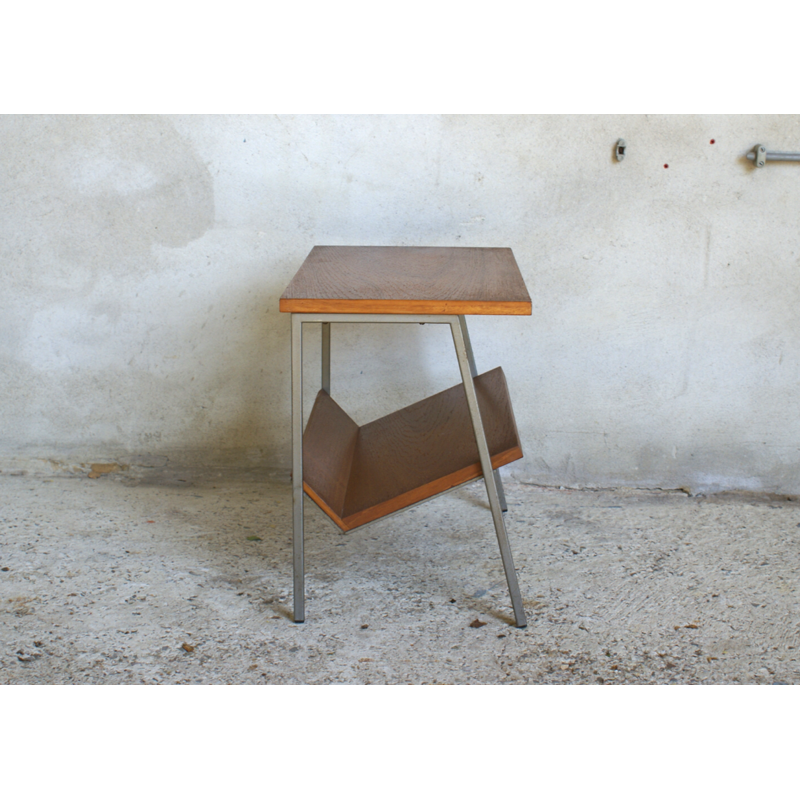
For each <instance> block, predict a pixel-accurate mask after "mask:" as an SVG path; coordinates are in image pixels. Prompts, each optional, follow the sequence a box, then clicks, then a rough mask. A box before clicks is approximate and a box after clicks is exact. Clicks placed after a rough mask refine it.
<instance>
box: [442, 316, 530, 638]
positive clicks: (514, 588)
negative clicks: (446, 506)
mask: <svg viewBox="0 0 800 800" xmlns="http://www.w3.org/2000/svg"><path fill="white" fill-rule="evenodd" d="M465 328H466V324H465V323H464V321H463V317H459V318H458V322H456V321H455V319H454V321H453V322H452V323H451V324H450V330H451V331H452V333H453V343H454V344H455V347H456V355H457V356H458V366H459V368H460V369H461V380H462V381H463V383H464V391H465V392H466V395H467V405H468V406H469V415H470V417H471V418H472V427H473V428H474V430H475V441H476V443H477V445H478V453H479V454H480V458H481V470H482V471H483V478H484V483H485V484H486V492H487V494H488V495H489V506H490V507H491V509H492V518H493V519H494V529H495V533H496V534H497V543H498V544H499V545H500V556H501V557H502V559H503V569H504V570H505V573H506V582H507V583H508V592H509V594H510V595H511V605H512V607H513V608H514V618H515V620H516V624H517V627H518V628H524V627H525V626H526V625H527V624H528V621H527V619H526V618H525V609H524V608H523V606H522V595H521V594H520V591H519V584H518V583H517V572H516V570H515V569H514V559H513V558H512V556H511V547H510V546H509V544H508V536H507V535H506V526H505V523H504V522H503V512H502V510H501V508H500V497H499V493H498V491H497V483H496V482H495V481H494V480H491V479H490V477H489V476H490V475H491V474H492V459H491V456H490V454H489V446H488V445H487V443H486V434H485V432H484V429H483V421H482V420H481V412H480V408H479V406H478V396H477V394H476V393H475V384H474V383H473V381H472V378H473V374H472V373H473V369H474V360H473V363H472V364H470V358H469V350H468V348H467V343H466V339H465V337H464V333H463V331H464V329H465Z"/></svg>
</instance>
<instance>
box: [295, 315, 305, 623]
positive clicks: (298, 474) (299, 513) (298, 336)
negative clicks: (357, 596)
mask: <svg viewBox="0 0 800 800" xmlns="http://www.w3.org/2000/svg"><path fill="white" fill-rule="evenodd" d="M292 527H293V535H292V550H293V561H294V621H295V622H304V621H305V618H306V611H305V605H306V602H305V601H306V598H305V572H304V564H303V322H302V320H301V318H300V317H299V316H298V315H297V314H292Z"/></svg>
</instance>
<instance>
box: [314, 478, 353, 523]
mask: <svg viewBox="0 0 800 800" xmlns="http://www.w3.org/2000/svg"><path fill="white" fill-rule="evenodd" d="M303 489H305V492H306V494H307V495H308V496H309V497H310V498H311V499H312V500H313V501H314V502H315V503H316V504H317V505H318V506H319V507H320V508H321V509H322V510H323V511H324V512H325V513H326V514H327V515H328V516H329V517H330V518H331V519H332V520H333V521H334V522H335V523H336V524H337V525H338V526H339V527H340V528H341V529H342V530H343V531H346V530H347V527H346V526H345V524H344V522H342V518H341V517H340V516H339V515H338V514H337V513H336V512H335V511H334V510H333V509H332V508H331V507H330V506H329V505H328V504H327V503H326V502H325V501H324V500H323V499H322V498H321V497H320V496H319V495H318V494H317V493H316V492H315V491H314V490H313V489H312V488H311V487H310V486H309V485H308V484H307V483H306V482H305V481H303Z"/></svg>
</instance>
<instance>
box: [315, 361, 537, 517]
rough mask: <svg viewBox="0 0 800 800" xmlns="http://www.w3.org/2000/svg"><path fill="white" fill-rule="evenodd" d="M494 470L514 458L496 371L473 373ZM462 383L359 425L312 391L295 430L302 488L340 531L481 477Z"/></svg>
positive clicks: (516, 447)
mask: <svg viewBox="0 0 800 800" xmlns="http://www.w3.org/2000/svg"><path fill="white" fill-rule="evenodd" d="M475 392H476V394H477V396H478V405H479V407H480V411H481V419H482V420H483V427H484V430H485V432H486V442H487V444H488V446H489V453H490V455H491V459H492V468H493V469H497V468H498V467H501V466H503V465H504V464H509V463H511V462H512V461H516V460H517V459H518V458H522V448H521V447H520V443H519V435H518V433H517V426H516V424H515V421H514V413H513V411H512V409H511V402H510V400H509V398H508V387H507V386H506V380H505V376H504V375H503V370H502V369H500V367H498V368H497V369H493V370H492V371H491V372H486V373H485V374H483V375H479V376H478V377H477V378H475ZM481 474H482V473H481V462H480V454H479V453H478V446H477V444H476V443H475V435H474V433H473V429H472V420H471V419H470V415H469V407H468V406H467V397H466V394H465V392H464V386H463V384H458V385H457V386H453V387H452V388H450V389H447V390H445V391H444V392H439V394H435V395H433V396H432V397H428V398H426V399H425V400H421V401H420V402H418V403H414V404H413V405H410V406H407V407H406V408H403V409H401V410H400V411H395V412H394V413H392V414H389V415H387V416H385V417H382V418H381V419H378V420H375V421H374V422H370V423H368V424H367V425H362V426H361V427H359V426H358V425H356V423H355V422H353V420H352V419H350V417H349V416H348V415H347V414H346V413H345V411H344V410H342V408H341V407H340V406H339V405H338V403H337V402H336V401H335V400H333V398H331V397H330V396H329V395H328V393H327V392H326V391H324V390H320V392H319V394H317V399H316V401H315V403H314V407H313V409H312V411H311V415H310V417H309V418H308V424H307V425H306V430H305V433H304V435H303V487H304V488H305V491H306V493H307V494H308V495H309V497H311V498H312V499H313V500H314V501H315V502H316V503H317V505H318V506H319V507H320V508H321V509H322V510H323V511H324V512H325V513H326V514H327V515H328V516H329V517H330V518H331V519H332V520H333V521H334V522H335V523H336V524H337V525H338V526H339V527H340V528H341V529H342V530H344V531H348V530H352V529H353V528H357V527H358V526H359V525H364V524H366V523H367V522H372V521H373V520H376V519H379V518H380V517H383V516H386V515H387V514H392V513H394V512H395V511H398V510H399V509H401V508H405V507H407V506H410V505H414V504H415V503H418V502H420V501H421V500H425V499H426V498H428V497H433V496H434V495H437V494H440V493H441V492H444V491H447V490H448V489H452V488H453V487H454V486H459V485H460V484H462V483H466V482H467V481H470V480H474V479H475V478H478V477H480V476H481Z"/></svg>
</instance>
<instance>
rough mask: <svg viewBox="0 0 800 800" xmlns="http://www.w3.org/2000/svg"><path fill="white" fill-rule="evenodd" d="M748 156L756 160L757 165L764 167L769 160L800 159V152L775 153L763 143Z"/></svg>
mask: <svg viewBox="0 0 800 800" xmlns="http://www.w3.org/2000/svg"><path fill="white" fill-rule="evenodd" d="M747 157H748V158H749V159H750V160H751V161H754V162H755V166H756V167H763V166H764V164H766V163H767V161H800V153H773V152H771V151H769V150H767V148H766V147H764V145H763V144H757V145H756V146H755V147H754V148H753V149H752V151H751V152H749V153H748V154H747Z"/></svg>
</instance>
